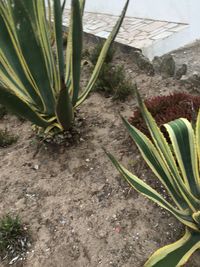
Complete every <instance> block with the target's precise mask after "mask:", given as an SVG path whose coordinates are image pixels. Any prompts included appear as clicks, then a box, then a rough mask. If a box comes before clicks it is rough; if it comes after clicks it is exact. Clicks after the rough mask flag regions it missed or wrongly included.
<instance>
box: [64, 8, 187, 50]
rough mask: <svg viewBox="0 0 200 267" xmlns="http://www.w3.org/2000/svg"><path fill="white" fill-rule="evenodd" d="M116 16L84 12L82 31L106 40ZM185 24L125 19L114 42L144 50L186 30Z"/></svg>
mask: <svg viewBox="0 0 200 267" xmlns="http://www.w3.org/2000/svg"><path fill="white" fill-rule="evenodd" d="M63 18H64V19H63V24H64V25H65V26H68V23H69V10H67V9H65V10H64V16H63ZM117 18H118V17H117V16H112V15H106V14H99V13H90V12H85V14H84V18H83V27H84V31H85V32H87V33H90V34H94V35H96V36H98V37H102V38H107V37H108V35H109V33H110V31H111V30H112V28H113V26H114V25H115V22H116V21H117ZM187 27H188V25H187V24H181V23H174V22H166V21H156V20H150V19H142V18H133V17H126V18H125V19H124V22H123V24H122V26H121V29H120V31H119V33H118V35H117V38H116V41H117V42H119V43H123V44H125V45H128V46H131V47H136V48H140V49H144V48H146V47H149V46H151V45H153V43H154V42H156V41H158V40H162V39H165V38H168V37H170V36H171V35H173V34H175V33H177V32H179V31H181V30H183V29H185V28H187Z"/></svg>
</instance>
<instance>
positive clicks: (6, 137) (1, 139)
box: [0, 129, 18, 147]
mask: <svg viewBox="0 0 200 267" xmlns="http://www.w3.org/2000/svg"><path fill="white" fill-rule="evenodd" d="M17 140H18V136H17V135H14V134H12V133H10V132H9V131H8V130H7V129H5V130H2V129H0V147H8V146H10V145H12V144H14V143H16V142H17Z"/></svg>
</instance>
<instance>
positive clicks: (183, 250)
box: [144, 229, 200, 267]
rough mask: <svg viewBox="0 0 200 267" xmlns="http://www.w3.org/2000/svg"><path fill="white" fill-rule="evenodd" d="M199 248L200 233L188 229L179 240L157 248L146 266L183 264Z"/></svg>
mask: <svg viewBox="0 0 200 267" xmlns="http://www.w3.org/2000/svg"><path fill="white" fill-rule="evenodd" d="M198 248H200V233H199V232H193V231H189V230H188V229H186V233H185V235H184V236H183V237H182V238H181V239H180V240H179V241H177V242H175V243H173V244H170V245H168V246H165V247H163V248H161V249H159V250H157V251H156V252H155V253H154V254H153V255H152V256H151V257H150V259H149V260H148V261H147V262H146V264H145V265H144V267H169V266H170V267H177V266H183V265H184V264H185V263H186V262H187V261H188V259H189V257H190V256H191V255H192V254H193V253H194V252H195V250H197V249H198Z"/></svg>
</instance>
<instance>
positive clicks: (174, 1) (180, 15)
mask: <svg viewBox="0 0 200 267" xmlns="http://www.w3.org/2000/svg"><path fill="white" fill-rule="evenodd" d="M125 1H126V0H86V11H89V12H96V13H106V14H112V15H119V14H120V11H121V10H122V8H123V5H124V4H125ZM194 2H195V3H197V6H196V8H197V10H198V11H199V10H200V0H197V1H196V0H130V3H129V8H128V11H127V16H130V17H142V18H149V19H158V20H167V21H171V22H173V21H174V22H185V23H188V22H189V17H190V15H189V10H190V8H191V6H192V5H193V3H194ZM69 3H70V0H68V2H67V4H68V6H69Z"/></svg>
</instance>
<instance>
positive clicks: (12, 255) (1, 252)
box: [0, 215, 31, 265]
mask: <svg viewBox="0 0 200 267" xmlns="http://www.w3.org/2000/svg"><path fill="white" fill-rule="evenodd" d="M30 246H31V243H30V236H29V234H28V232H27V227H26V226H25V225H24V224H22V222H21V221H20V219H19V217H13V216H10V215H6V216H5V217H3V218H1V219H0V260H1V261H5V262H8V263H9V265H11V264H13V263H15V262H17V261H22V260H24V259H25V257H26V254H27V251H28V249H29V248H30Z"/></svg>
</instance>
